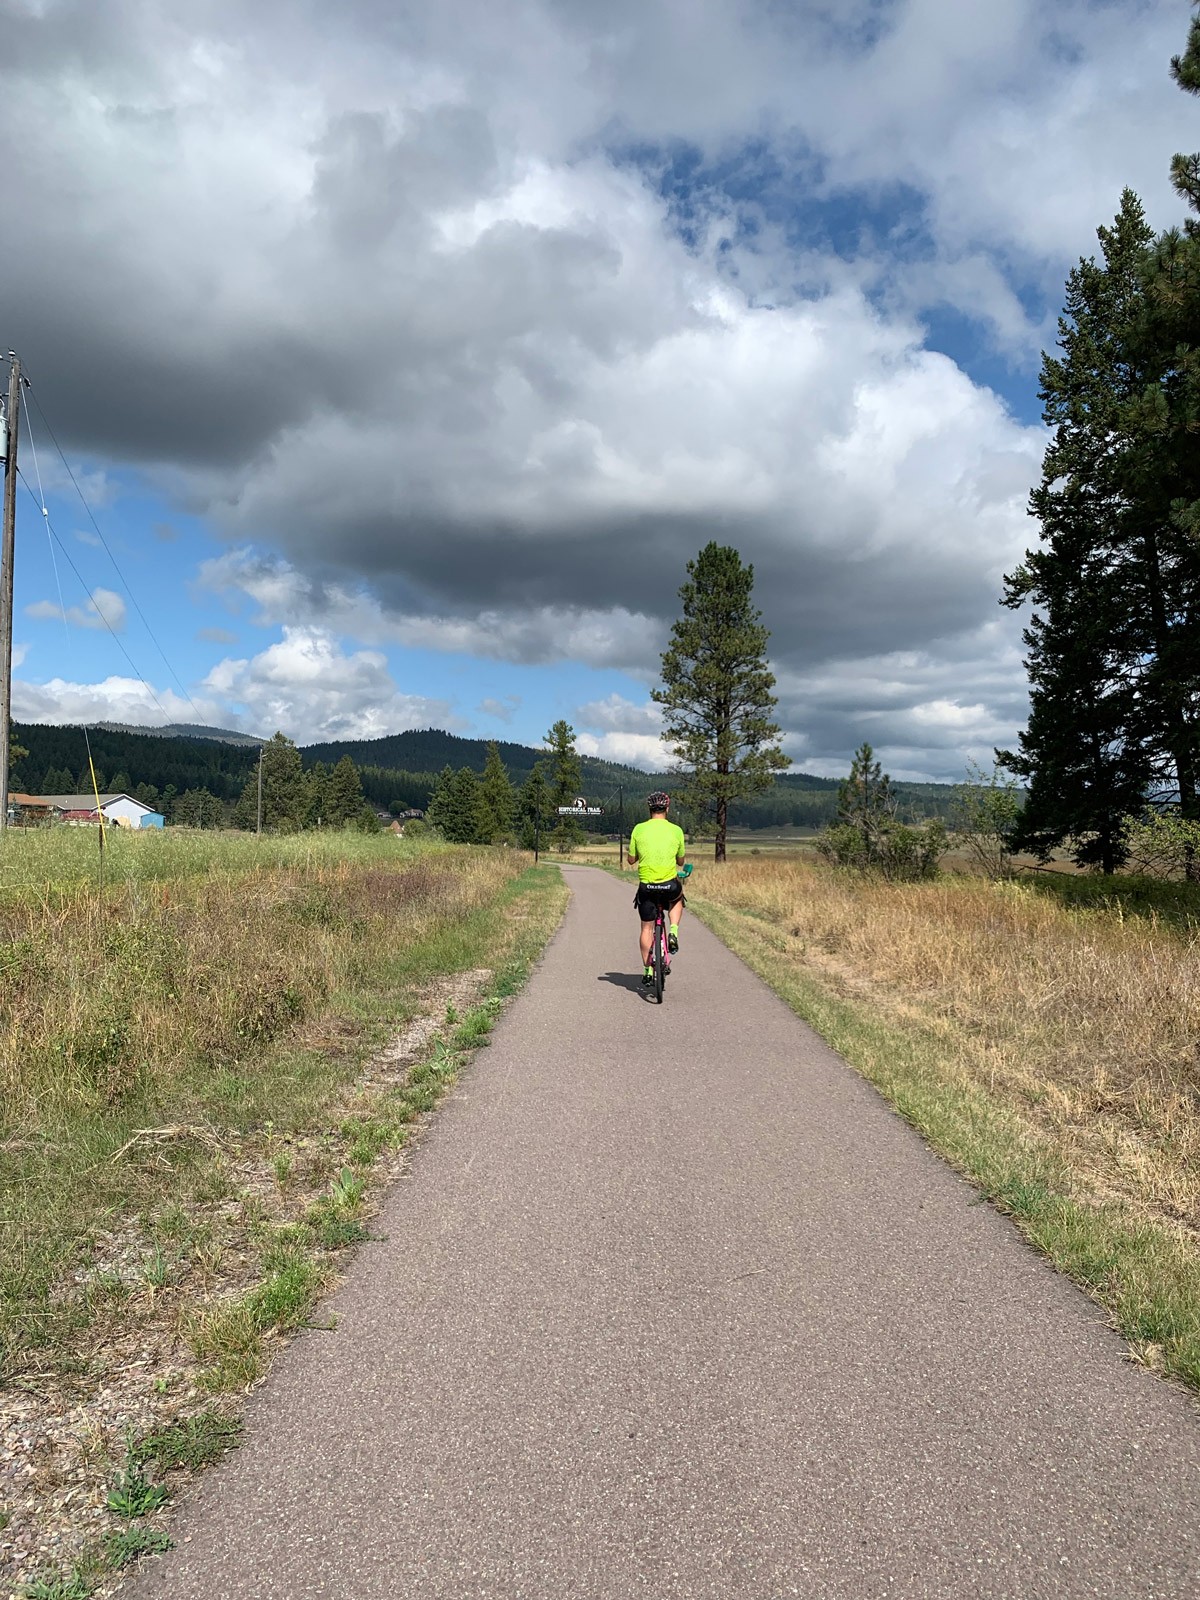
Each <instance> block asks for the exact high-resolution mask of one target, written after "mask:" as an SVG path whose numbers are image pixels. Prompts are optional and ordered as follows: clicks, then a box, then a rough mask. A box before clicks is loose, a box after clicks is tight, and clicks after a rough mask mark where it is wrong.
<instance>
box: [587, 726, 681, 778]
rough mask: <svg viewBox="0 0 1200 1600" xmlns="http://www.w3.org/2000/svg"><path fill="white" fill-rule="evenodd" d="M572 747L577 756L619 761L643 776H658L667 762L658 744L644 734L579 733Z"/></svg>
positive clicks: (658, 740)
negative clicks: (641, 772)
mask: <svg viewBox="0 0 1200 1600" xmlns="http://www.w3.org/2000/svg"><path fill="white" fill-rule="evenodd" d="M575 743H576V746H577V748H578V749H579V751H580V754H581V755H585V756H600V757H601V758H602V759H603V760H605V761H620V762H623V763H624V764H625V765H626V766H628V767H641V769H642V770H643V772H662V771H664V770H665V769H666V768H667V767H668V766H669V765H670V758H669V756H668V755H667V752H666V751H665V750H664V748H663V745H662V741H661V740H660V739H659V738H657V737H656V736H655V735H653V734H648V733H602V734H600V735H599V736H597V735H596V734H593V733H581V734H579V736H578V737H577V739H576V741H575Z"/></svg>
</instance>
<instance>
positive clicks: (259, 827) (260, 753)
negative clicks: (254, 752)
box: [254, 744, 267, 838]
mask: <svg viewBox="0 0 1200 1600" xmlns="http://www.w3.org/2000/svg"><path fill="white" fill-rule="evenodd" d="M266 748H267V747H266V745H265V744H260V745H259V747H258V825H257V826H256V828H255V830H254V831H255V833H257V834H258V835H259V837H260V838H261V837H262V758H263V751H264V750H265V749H266Z"/></svg>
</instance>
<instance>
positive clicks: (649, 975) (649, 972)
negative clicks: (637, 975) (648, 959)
mask: <svg viewBox="0 0 1200 1600" xmlns="http://www.w3.org/2000/svg"><path fill="white" fill-rule="evenodd" d="M642 976H643V977H646V978H652V977H653V976H654V968H653V967H650V966H648V967H647V968H646V970H645V972H644V973H643V974H642Z"/></svg>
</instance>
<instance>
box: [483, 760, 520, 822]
mask: <svg viewBox="0 0 1200 1600" xmlns="http://www.w3.org/2000/svg"><path fill="white" fill-rule="evenodd" d="M479 790H480V841H481V843H483V844H496V843H497V842H499V841H500V840H502V839H504V838H506V837H507V835H508V834H510V833H511V832H512V828H513V821H514V818H515V817H516V811H517V794H516V790H515V789H514V788H513V786H512V779H511V778H510V777H509V775H508V768H507V767H506V766H505V765H504V763H503V761H501V759H500V747H499V746H498V745H497V743H496V741H495V740H494V739H490V740H489V741H488V747H487V760H486V761H485V762H484V765H483V777H482V778H481V779H480V781H479Z"/></svg>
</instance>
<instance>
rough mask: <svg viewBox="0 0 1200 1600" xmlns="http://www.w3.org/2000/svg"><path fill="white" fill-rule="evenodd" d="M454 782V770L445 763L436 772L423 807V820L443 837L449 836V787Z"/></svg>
mask: <svg viewBox="0 0 1200 1600" xmlns="http://www.w3.org/2000/svg"><path fill="white" fill-rule="evenodd" d="M453 782H454V770H453V768H452V767H451V766H450V764H449V763H447V764H446V765H445V766H444V767H443V768H442V770H441V771H440V772H439V773H438V775H437V778H436V779H435V780H434V785H433V788H432V790H431V791H430V795H429V804H428V805H427V806H426V807H425V821H426V822H427V823H428V824H429V826H430V827H431V828H436V829H437V830H438V832H439V833H440V834H442V836H443V837H444V838H447V839H448V838H449V837H450V835H449V833H448V831H447V830H448V828H449V827H450V826H451V819H452V817H453V798H452V796H451V787H452V785H453Z"/></svg>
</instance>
